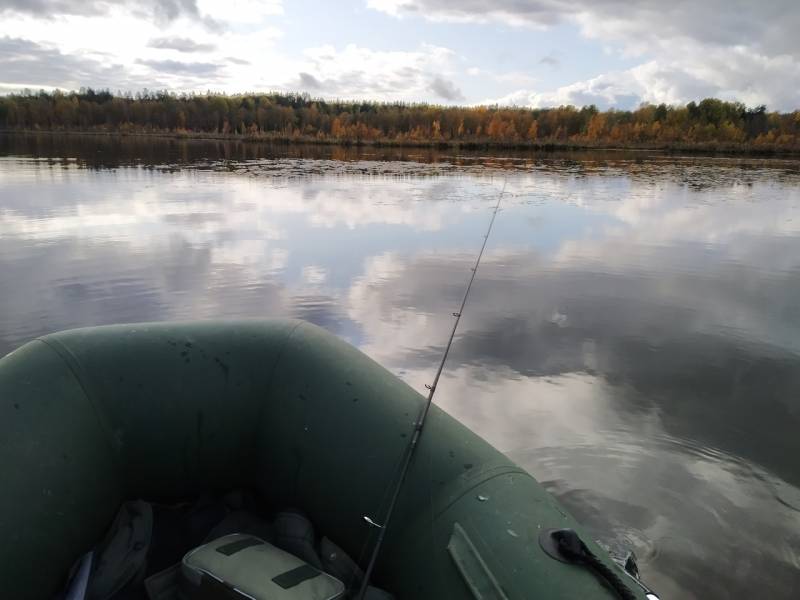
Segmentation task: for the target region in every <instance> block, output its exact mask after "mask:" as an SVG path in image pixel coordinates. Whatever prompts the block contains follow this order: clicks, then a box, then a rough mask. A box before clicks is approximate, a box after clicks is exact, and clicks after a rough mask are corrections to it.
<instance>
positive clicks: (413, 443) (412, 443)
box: [358, 178, 508, 600]
mask: <svg viewBox="0 0 800 600" xmlns="http://www.w3.org/2000/svg"><path fill="white" fill-rule="evenodd" d="M506 183H508V179H507V178H506V179H504V180H503V187H502V189H501V190H500V194H499V195H498V196H497V203H496V204H495V205H494V210H493V211H492V218H491V219H490V220H489V227H487V229H486V233H485V234H484V236H483V244H481V249H480V252H478V258H477V259H476V260H475V266H473V267H472V275H471V276H470V278H469V282H468V283H467V287H466V289H465V290H464V297H463V298H462V300H461V306H460V307H459V309H458V312H454V313H453V316H454V317H455V321H454V322H453V329H452V331H451V332H450V337H449V338H448V339H447V345H446V346H445V348H444V353H443V354H442V360H441V362H439V368H438V369H436V376H435V377H434V378H433V383H431V384H430V385H426V386H425V387H427V388H428V397H427V399H426V401H425V404H424V405H423V407H422V410H421V411H420V415H419V418H418V419H417V420H416V422H415V423H414V433H413V434H412V436H411V439H410V440H409V442H408V444H407V445H406V448H405V451H404V454H403V460H402V462H401V467H400V470H399V475H398V477H397V481H396V482H395V486H394V491H393V493H392V499H391V501H390V502H389V508H388V509H387V511H386V518H385V519H384V521H383V523H382V524H379V523H376V522H375V521H373V520H372V519H371V518H369V517H368V516H366V515H365V516H364V517H363V519H364V520H365V521H366V522H367V524H369V525H371V526H372V527H376V528H378V539H377V541H376V542H375V548H374V549H373V550H372V555H371V556H370V559H369V564H368V565H367V570H366V571H365V572H364V579H363V580H362V582H361V589H360V590H359V592H358V600H364V594H366V592H367V587H369V582H370V577H371V576H372V570H373V569H374V568H375V562H376V561H377V559H378V554H380V551H381V546H382V544H383V538H384V536H385V534H386V529H387V528H388V527H389V521H391V518H392V514H393V513H394V508H395V505H396V504H397V499H398V497H399V496H400V491H401V490H402V488H403V483H405V480H406V475H407V474H408V470H409V468H410V466H411V459H412V458H413V457H414V451H415V450H416V449H417V445H418V443H419V438H420V436H421V435H422V428H423V427H424V426H425V419H426V418H427V416H428V412H429V411H430V408H431V404H433V395H434V394H435V393H436V387H437V385H438V384H439V378H440V377H441V375H442V370H443V369H444V364H445V362H446V361H447V355H448V354H449V353H450V347H451V346H452V345H453V339H454V338H455V336H456V330H457V329H458V324H459V323H460V322H461V315H462V314H464V307H465V306H466V304H467V298H469V293H470V290H472V283H473V282H474V281H475V275H476V274H477V272H478V267H479V266H480V264H481V259H482V258H483V252H484V250H486V243H487V242H488V241H489V236H490V235H491V233H492V227H494V221H495V218H496V217H497V213H498V211H499V210H500V202H501V201H502V199H503V194H505V191H506Z"/></svg>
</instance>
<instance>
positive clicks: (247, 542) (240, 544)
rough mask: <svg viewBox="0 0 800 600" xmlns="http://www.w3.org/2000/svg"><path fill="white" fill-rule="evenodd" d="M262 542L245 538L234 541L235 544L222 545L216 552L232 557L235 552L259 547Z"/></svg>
mask: <svg viewBox="0 0 800 600" xmlns="http://www.w3.org/2000/svg"><path fill="white" fill-rule="evenodd" d="M263 544H264V542H262V541H261V540H257V539H256V538H251V537H249V538H245V539H243V540H236V541H235V542H230V543H229V544H224V545H223V546H220V547H219V548H217V552H219V553H220V554H224V555H225V556H232V555H234V554H236V553H237V552H241V551H242V550H244V549H245V548H252V547H253V546H261V545H263Z"/></svg>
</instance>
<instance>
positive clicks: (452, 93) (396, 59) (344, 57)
mask: <svg viewBox="0 0 800 600" xmlns="http://www.w3.org/2000/svg"><path fill="white" fill-rule="evenodd" d="M454 60H455V53H454V52H453V51H452V50H450V49H448V48H444V47H441V46H433V45H429V44H423V45H422V46H420V47H419V49H417V50H412V51H379V50H372V49H370V48H365V47H362V46H358V45H357V44H348V45H346V46H345V47H344V48H342V49H338V48H336V47H335V46H332V45H325V46H319V47H315V48H308V49H307V50H305V52H304V60H303V61H301V63H300V64H299V69H298V73H297V80H295V81H293V82H289V84H288V87H295V88H298V87H299V88H301V89H304V90H305V91H309V92H312V93H315V94H322V95H324V96H328V97H339V98H354V99H362V98H363V99H380V100H410V101H413V100H419V99H420V98H424V97H426V96H428V95H429V92H430V91H433V93H434V95H436V96H437V97H439V98H441V99H444V100H449V101H454V100H459V99H462V98H463V95H462V94H461V91H460V90H459V89H458V88H457V87H456V86H455V85H454V84H453V83H452V81H450V80H449V78H448V75H449V74H450V73H451V72H452V70H453V63H454Z"/></svg>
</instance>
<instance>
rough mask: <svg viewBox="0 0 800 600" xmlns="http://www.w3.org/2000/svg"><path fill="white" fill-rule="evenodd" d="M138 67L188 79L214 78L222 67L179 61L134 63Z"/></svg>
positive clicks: (205, 63) (141, 61) (142, 61)
mask: <svg viewBox="0 0 800 600" xmlns="http://www.w3.org/2000/svg"><path fill="white" fill-rule="evenodd" d="M136 62H137V63H138V64H140V65H144V66H146V67H150V68H151V69H153V70H154V71H159V72H161V73H168V74H170V75H183V76H188V77H215V76H217V75H219V73H220V71H221V70H222V68H223V67H222V65H218V64H216V63H210V62H183V61H179V60H143V59H139V60H137V61H136Z"/></svg>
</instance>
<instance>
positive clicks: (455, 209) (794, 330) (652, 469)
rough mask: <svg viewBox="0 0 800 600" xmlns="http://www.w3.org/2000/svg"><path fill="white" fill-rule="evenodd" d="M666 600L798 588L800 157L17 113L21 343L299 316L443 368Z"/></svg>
mask: <svg viewBox="0 0 800 600" xmlns="http://www.w3.org/2000/svg"><path fill="white" fill-rule="evenodd" d="M503 186H505V189H506V195H505V197H504V198H503V201H502V210H501V212H500V213H499V214H498V217H497V221H496V223H495V227H494V231H493V233H492V236H491V237H490V239H489V243H488V246H487V250H486V254H485V256H484V260H483V262H482V264H481V267H480V269H479V271H478V276H477V279H476V281H475V285H474V287H473V291H472V295H471V297H470V299H469V303H468V305H467V308H466V311H465V315H464V318H463V319H462V323H461V327H460V330H459V333H458V335H457V337H456V340H455V344H454V346H453V349H452V353H451V358H450V360H449V362H448V366H447V368H446V371H445V374H444V376H443V380H442V382H441V383H440V387H439V389H438V392H437V399H436V401H437V403H438V404H440V405H441V406H442V407H444V408H445V409H446V410H448V411H449V412H450V413H452V414H453V415H454V416H456V417H457V418H459V419H460V420H462V421H463V422H464V423H465V424H466V425H468V426H469V427H471V428H473V429H474V430H476V431H477V432H478V433H479V434H481V435H482V436H484V437H485V438H486V439H488V440H489V441H490V442H491V443H493V444H494V445H495V446H497V447H498V448H500V449H501V450H503V451H504V452H506V453H507V454H508V455H509V456H511V458H512V459H514V460H515V461H517V462H518V463H519V464H521V465H522V466H523V467H525V468H526V469H528V470H529V471H530V472H531V473H532V474H533V475H534V476H536V477H537V478H538V479H539V480H540V481H541V482H542V483H543V484H544V485H545V486H546V487H547V488H548V489H549V490H550V491H551V492H552V493H553V494H555V495H556V496H557V497H558V498H559V499H560V500H561V501H562V502H563V503H564V504H565V505H566V506H567V507H568V509H569V510H571V511H572V513H573V514H574V515H575V516H576V517H578V518H579V519H580V520H581V521H583V522H584V523H585V524H586V525H587V526H588V527H589V528H590V529H591V531H592V532H593V533H594V534H595V537H596V538H597V539H599V540H602V541H604V542H606V543H610V544H615V545H619V544H627V545H629V546H631V547H632V548H633V549H634V550H635V551H636V553H637V555H638V557H639V562H640V569H641V571H642V573H643V577H644V579H645V581H647V582H648V583H649V584H650V585H651V586H652V587H653V588H655V589H656V590H657V591H659V592H660V594H661V596H662V598H681V599H685V598H688V599H691V598H696V599H700V600H713V599H717V598H719V599H726V598H793V597H797V590H798V589H800V487H799V486H800V162H798V161H789V160H758V159H740V158H736V159H730V158H698V157H681V156H665V155H658V154H652V153H619V152H617V153H614V152H606V153H586V154H549V155H547V154H544V155H522V154H520V155H512V156H507V157H505V158H498V157H485V156H481V155H479V154H471V155H462V156H455V155H453V154H452V153H448V152H446V151H424V150H405V151H396V150H376V149H363V150H356V149H350V150H345V149H340V148H330V147H328V148H312V147H307V146H304V147H296V148H287V147H278V148H272V147H269V146H262V145H255V144H253V145H245V144H233V143H217V142H178V141H174V140H173V141H154V140H144V139H141V138H130V139H124V140H114V139H112V138H92V137H70V138H66V139H64V138H58V137H51V136H41V137H9V136H6V137H2V136H0V355H3V354H5V353H6V352H8V351H10V350H12V349H13V348H15V347H17V346H18V345H20V344H22V343H24V342H25V341H27V340H30V339H31V338H33V337H34V336H37V335H39V334H42V333H46V332H50V331H54V330H59V329H65V328H69V327H77V326H84V325H99V324H105V323H119V322H134V321H160V320H169V319H206V318H230V317H275V316H281V317H282V316H289V317H300V318H303V319H307V320H309V321H312V322H314V323H317V324H318V325H321V326H322V327H325V328H326V329H328V330H330V331H332V332H334V333H335V334H337V335H339V336H341V337H343V338H345V339H347V340H349V341H350V342H352V343H353V344H355V345H356V346H358V347H359V348H361V349H362V350H363V351H364V352H366V353H367V354H368V355H370V356H372V357H373V358H375V359H376V360H377V361H379V362H380V363H382V364H383V365H385V366H386V367H387V368H389V369H391V370H392V371H393V372H395V373H396V374H398V375H399V376H400V377H402V378H403V379H405V380H406V381H407V382H408V383H409V384H411V385H412V386H414V387H416V388H417V389H421V390H422V391H424V390H423V389H422V388H423V385H424V383H426V382H429V381H430V379H431V378H432V376H433V374H434V371H435V367H436V364H437V361H438V359H439V356H440V353H441V351H442V346H443V343H444V342H445V340H446V338H447V335H448V333H449V328H450V327H451V325H452V316H451V312H452V311H453V310H455V309H456V308H457V307H458V302H459V301H460V298H461V294H462V292H463V288H464V285H465V284H466V282H467V279H468V277H469V275H470V271H469V268H470V266H471V264H472V262H473V261H474V258H475V255H476V253H477V251H478V249H479V247H480V244H481V242H482V235H483V234H484V232H485V229H486V226H487V224H488V221H489V218H490V216H491V210H492V207H493V206H494V203H495V202H496V200H497V197H498V193H499V192H500V190H501V189H502V188H503Z"/></svg>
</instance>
